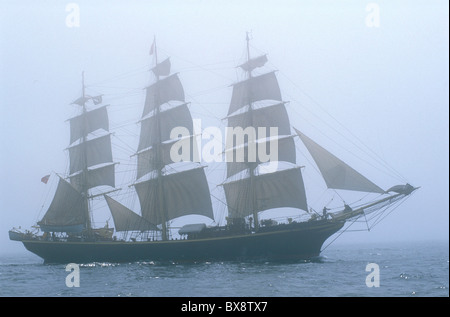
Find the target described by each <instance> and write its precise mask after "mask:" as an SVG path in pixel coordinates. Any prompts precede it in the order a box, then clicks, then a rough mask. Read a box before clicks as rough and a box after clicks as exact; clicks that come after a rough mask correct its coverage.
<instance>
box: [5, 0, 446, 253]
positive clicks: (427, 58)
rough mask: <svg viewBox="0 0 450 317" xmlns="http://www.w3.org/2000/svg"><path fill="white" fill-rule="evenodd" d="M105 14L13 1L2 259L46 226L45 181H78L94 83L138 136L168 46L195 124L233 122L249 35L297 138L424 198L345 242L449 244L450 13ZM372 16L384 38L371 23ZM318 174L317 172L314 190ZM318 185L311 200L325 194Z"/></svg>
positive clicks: (163, 5) (86, 5)
mask: <svg viewBox="0 0 450 317" xmlns="http://www.w3.org/2000/svg"><path fill="white" fill-rule="evenodd" d="M37 3H39V5H38V4H37ZM69 3H74V4H76V5H77V6H78V8H79V10H80V11H79V13H80V14H79V26H77V25H71V24H70V23H72V22H73V20H70V19H69V20H68V15H69V14H71V13H72V11H70V10H69V11H66V6H67V4H69ZM94 3H95V4H94ZM94 3H93V1H73V2H72V1H67V2H64V1H5V0H0V67H1V71H0V100H1V108H0V111H1V115H0V145H1V153H0V163H1V169H0V179H1V185H0V215H1V216H0V217H1V221H0V246H1V249H2V250H3V249H7V250H13V249H14V248H22V249H23V246H22V245H21V244H18V243H14V242H10V241H9V240H8V234H7V231H8V230H9V229H10V228H12V227H14V226H22V227H29V226H31V225H33V224H34V222H35V221H36V220H38V215H39V211H40V209H41V205H42V204H43V201H44V199H45V198H46V197H45V195H47V193H48V190H47V189H46V186H47V185H44V184H43V183H41V182H40V179H41V177H43V176H44V175H46V174H49V173H50V172H60V173H64V172H65V170H66V167H67V164H68V163H67V160H68V155H67V151H64V149H65V148H66V147H67V146H68V140H69V126H68V123H67V122H65V120H66V119H68V118H69V117H71V116H73V115H74V114H76V110H77V109H76V107H75V106H73V105H69V104H70V103H71V102H72V101H74V100H75V99H76V98H78V97H79V96H80V94H81V72H82V71H83V70H84V71H85V73H86V85H87V92H88V93H89V94H92V95H94V94H104V98H105V100H106V101H107V102H108V103H109V104H111V107H110V117H111V121H114V120H115V123H112V126H116V127H119V126H122V125H125V124H129V129H128V128H127V130H126V131H130V130H132V129H137V127H138V126H137V125H136V124H134V122H137V120H138V119H139V116H140V114H141V112H142V107H143V102H144V90H143V88H144V87H145V86H146V85H148V84H149V83H150V80H151V76H150V74H149V73H148V69H149V68H150V67H151V65H152V62H153V60H152V57H151V56H149V54H148V53H149V49H150V46H151V44H152V41H153V38H154V36H156V39H157V45H158V57H159V58H160V59H161V60H162V59H163V58H165V57H169V56H170V57H171V62H172V70H173V71H174V72H180V79H181V81H182V83H183V86H184V89H185V91H186V99H187V100H188V101H190V102H191V105H190V110H191V112H192V116H193V117H194V118H201V119H202V123H203V124H204V125H205V126H207V125H217V124H223V122H222V121H221V120H220V119H222V118H224V117H225V116H226V113H227V110H228V109H227V108H228V102H229V100H230V98H231V88H230V87H229V85H230V84H232V83H233V82H236V81H237V80H239V79H240V78H242V77H241V75H240V73H239V72H238V70H237V69H236V68H235V66H237V65H239V64H240V63H242V62H243V61H244V59H245V52H246V51H245V34H246V32H247V31H249V32H251V33H250V37H251V39H252V40H251V52H252V54H254V55H255V56H256V55H258V54H263V53H267V54H268V58H269V65H268V67H270V68H271V69H276V70H278V71H277V77H278V79H279V83H280V87H281V92H282V96H283V100H287V101H289V104H288V105H287V110H288V113H289V115H290V120H291V125H293V126H295V127H296V128H299V129H300V130H302V131H303V132H304V133H305V134H307V135H308V136H310V137H314V138H315V140H316V141H317V142H319V143H320V144H321V145H323V146H324V147H328V148H329V149H330V150H333V152H334V153H335V154H337V155H338V156H339V157H340V158H342V159H343V160H344V161H346V162H349V163H352V164H353V163H354V164H355V165H354V167H355V168H357V169H358V170H359V171H360V172H363V174H364V175H366V176H367V177H368V178H370V179H371V180H373V181H374V182H375V183H377V184H378V185H379V186H380V187H382V188H384V189H387V188H389V187H391V186H393V185H396V184H399V183H404V181H408V182H409V183H411V184H412V185H414V186H421V189H420V190H419V191H418V192H417V193H415V194H414V195H413V196H412V197H411V198H410V199H409V200H407V201H406V202H405V203H404V204H402V205H401V206H400V207H399V208H397V209H396V210H395V211H394V212H393V213H392V214H391V215H389V217H387V218H386V219H385V220H384V221H383V222H382V223H380V224H379V225H378V226H377V227H376V228H374V230H373V231H371V232H370V233H367V232H354V233H348V234H347V235H343V236H342V239H341V238H340V239H341V240H342V241H355V240H357V241H362V242H364V241H370V242H378V241H383V242H386V241H390V240H395V241H397V240H423V239H446V240H448V234H449V232H448V227H449V217H448V215H449V194H448V192H449V176H448V175H449V168H448V166H449V121H448V120H449V119H448V116H449V108H448V104H449V89H448V86H449V73H448V69H449V62H448V61H449V40H448V36H449V13H448V1H444V0H443V1H425V0H424V1H391V0H390V1H361V0H355V1H343V0H337V1H336V0H334V1H331V0H330V1H297V0H296V1H286V0H278V1H275V0H274V1H269V0H260V1H256V0H255V1H233V0H231V1H230V0H228V1H225V0H214V1H200V0H186V1H181V0H180V1H163V0H161V1H159V0H155V1H94ZM125 3H126V4H125ZM370 3H372V4H375V7H376V8H378V9H379V25H378V24H377V25H373V24H372V25H371V24H370V23H371V22H372V23H373V21H374V20H371V19H368V15H369V14H371V13H373V11H371V10H369V11H367V10H366V8H367V5H368V4H370ZM369 7H370V8H373V6H369ZM68 21H69V22H68ZM368 21H369V22H368ZM370 21H371V22H370ZM120 131H121V130H120V129H119V130H118V132H117V134H118V135H117V136H118V137H120V136H121V135H120V134H121V133H120ZM337 131H341V133H342V134H340V133H338V132H337ZM349 131H350V132H349ZM325 135H328V136H330V137H331V139H330V138H327V137H325ZM128 136H129V135H128ZM125 137H127V136H125ZM331 140H332V141H331ZM349 140H354V142H356V143H358V144H361V143H360V141H362V142H363V144H364V146H367V147H369V148H370V149H371V150H373V151H374V152H376V153H377V155H378V156H379V157H381V158H382V160H384V161H386V162H388V164H389V166H390V167H391V168H392V169H394V170H395V171H396V172H392V170H390V171H387V172H386V173H384V172H382V171H380V170H379V169H378V168H373V167H374V166H373V165H372V164H366V163H367V162H368V161H370V160H371V159H373V158H371V157H369V156H370V155H367V154H368V153H372V152H369V151H367V150H365V151H360V150H361V147H363V146H361V145H360V146H359V148H355V144H352V143H350V142H349ZM130 142H131V141H130ZM135 142H137V141H135ZM337 143H342V144H343V145H344V146H345V147H346V148H347V151H344V150H342V148H340V147H337V146H336V144H337ZM131 147H132V148H133V147H134V148H135V145H131ZM359 152H361V153H359ZM120 155H122V154H120ZM365 155H366V156H365ZM361 157H362V158H363V161H362V163H361V162H360V161H358V160H356V158H361ZM301 159H302V158H301V157H298V160H300V161H299V162H298V163H299V164H300V165H304V164H305V163H306V162H302V161H301ZM374 164H376V163H374ZM396 174H400V175H401V177H399V176H396ZM313 176H314V174H313V173H311V174H308V172H307V168H306V170H305V183H306V186H307V187H306V190H307V193H308V190H309V189H308V188H309V187H308V182H309V181H310V178H312V177H313ZM218 182H219V181H218ZM319 182H320V181H319ZM319 184H320V183H319ZM314 186H315V185H311V190H310V191H311V195H312V196H311V197H312V198H311V199H310V200H309V202H310V203H314V201H315V199H316V198H317V197H318V196H320V195H319V194H320V192H318V193H317V194H315V193H314V190H315V189H314ZM314 195H316V196H314ZM318 208H319V206H318ZM42 215H43V214H42V213H41V214H40V216H41V217H42Z"/></svg>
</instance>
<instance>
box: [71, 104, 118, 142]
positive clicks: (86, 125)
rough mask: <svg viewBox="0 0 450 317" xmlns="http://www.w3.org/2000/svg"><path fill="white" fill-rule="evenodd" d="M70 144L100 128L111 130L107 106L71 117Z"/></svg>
mask: <svg viewBox="0 0 450 317" xmlns="http://www.w3.org/2000/svg"><path fill="white" fill-rule="evenodd" d="M69 122H70V144H72V143H73V142H75V141H76V140H78V139H80V138H83V137H86V136H87V135H88V134H89V133H90V132H93V131H95V130H98V129H103V130H105V131H109V121H108V112H107V111H106V106H102V107H100V108H97V109H94V110H91V111H87V112H86V113H83V114H81V115H79V116H76V117H73V118H71V119H69Z"/></svg>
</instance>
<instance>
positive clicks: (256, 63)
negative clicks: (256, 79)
mask: <svg viewBox="0 0 450 317" xmlns="http://www.w3.org/2000/svg"><path fill="white" fill-rule="evenodd" d="M266 63H267V55H261V56H258V57H255V58H252V59H250V60H248V61H247V62H245V63H244V64H241V65H239V67H240V68H242V69H243V70H245V71H247V72H251V71H252V70H254V69H255V68H258V67H263V66H264V65H265V64H266Z"/></svg>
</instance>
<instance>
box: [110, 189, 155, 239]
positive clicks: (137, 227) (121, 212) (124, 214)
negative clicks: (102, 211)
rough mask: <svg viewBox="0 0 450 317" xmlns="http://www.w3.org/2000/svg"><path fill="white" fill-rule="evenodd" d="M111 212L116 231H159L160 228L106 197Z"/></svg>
mask: <svg viewBox="0 0 450 317" xmlns="http://www.w3.org/2000/svg"><path fill="white" fill-rule="evenodd" d="M104 197H105V200H106V202H107V203H108V207H109V210H110V211H111V215H112V216H113V220H114V225H115V230H116V231H147V230H159V229H158V227H156V226H155V225H153V224H152V223H150V222H148V221H147V220H145V219H144V218H142V217H141V216H139V215H138V214H136V213H134V212H133V211H132V210H130V209H128V208H127V207H125V206H124V205H122V204H121V203H119V202H118V201H116V200H114V199H112V198H111V197H109V196H108V195H104Z"/></svg>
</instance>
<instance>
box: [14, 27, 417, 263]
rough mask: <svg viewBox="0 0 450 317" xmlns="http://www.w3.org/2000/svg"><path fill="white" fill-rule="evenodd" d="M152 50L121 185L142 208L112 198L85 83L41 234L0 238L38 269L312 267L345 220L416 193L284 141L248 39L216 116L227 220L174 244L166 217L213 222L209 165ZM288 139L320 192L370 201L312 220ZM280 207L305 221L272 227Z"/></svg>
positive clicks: (275, 102) (272, 77) (104, 137)
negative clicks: (160, 264)
mask: <svg viewBox="0 0 450 317" xmlns="http://www.w3.org/2000/svg"><path fill="white" fill-rule="evenodd" d="M154 51H155V56H156V58H155V66H154V67H153V68H152V69H151V71H152V73H153V75H154V78H155V80H154V82H153V83H152V84H151V85H150V86H148V87H147V88H146V89H145V93H146V95H145V103H144V107H143V111H142V115H141V117H140V118H139V125H140V134H139V137H138V138H139V140H138V145H137V148H136V150H135V151H134V153H132V155H131V156H132V157H133V158H135V162H136V163H135V171H136V174H135V179H134V181H133V182H132V183H131V184H129V186H127V187H128V189H129V190H132V191H133V192H134V193H135V195H136V196H137V198H138V201H139V205H140V212H136V211H133V210H132V209H131V208H128V207H126V206H125V205H124V204H123V203H121V202H120V201H119V200H120V199H118V197H119V198H120V196H117V197H115V196H114V195H115V193H116V192H117V191H119V190H121V189H120V188H116V185H115V172H116V171H115V165H116V164H117V162H115V161H114V160H113V155H112V149H111V136H112V134H111V132H109V118H108V111H107V105H102V96H101V95H100V96H95V97H92V96H89V95H86V94H85V85H84V75H83V83H82V88H83V89H82V96H81V97H80V98H78V99H77V100H75V101H74V102H73V104H76V105H78V106H79V107H80V114H79V115H78V116H75V117H73V118H71V119H69V124H70V142H69V147H68V148H67V150H68V153H69V158H70V162H69V163H70V164H69V173H68V174H67V175H66V176H65V177H64V176H61V175H59V174H58V175H57V179H58V185H57V189H56V191H55V195H54V197H53V200H52V202H51V203H50V205H49V207H48V209H47V211H46V213H45V214H44V216H43V217H42V218H41V219H40V220H39V221H38V222H37V228H38V230H39V232H30V231H26V232H22V231H20V230H18V229H12V230H10V232H9V235H10V239H11V240H17V241H21V242H22V243H23V244H24V246H25V247H26V248H27V249H28V250H29V251H31V252H33V253H35V254H37V255H38V256H40V257H42V258H43V259H44V260H45V262H62V263H68V262H77V263H80V262H91V261H111V262H123V261H136V260H162V261H164V260H171V261H204V260H205V261H211V260H239V259H264V260H280V259H295V260H298V259H311V258H312V257H315V256H318V255H319V254H320V252H321V251H322V250H323V245H324V242H325V241H326V240H327V239H328V238H329V237H331V236H332V235H334V234H335V233H336V232H338V231H340V230H342V229H343V228H344V226H345V224H346V223H352V222H354V221H355V220H357V219H359V218H364V219H367V217H369V216H370V215H377V216H378V215H379V214H380V213H383V212H385V211H386V210H387V209H388V208H390V207H392V206H394V205H395V204H396V203H397V202H400V201H402V200H404V199H405V198H407V197H409V196H410V194H411V193H412V192H413V191H414V190H415V189H416V188H415V187H413V186H411V185H409V184H406V185H395V186H393V187H391V188H390V189H388V190H386V191H385V190H383V189H382V188H380V187H379V186H377V185H376V184H375V183H373V182H372V181H370V180H369V179H368V178H366V177H365V176H363V175H362V174H360V173H359V172H358V171H356V170H355V169H354V168H352V167H351V166H349V165H348V164H346V163H345V162H344V161H343V160H341V159H340V158H338V157H337V156H335V155H334V154H332V153H330V152H329V151H328V150H326V149H325V148H323V147H322V146H320V145H319V144H318V143H316V142H315V141H314V140H313V139H311V138H309V137H308V136H306V135H305V134H304V133H302V132H301V131H300V130H298V129H296V128H293V131H294V133H292V131H291V124H290V119H289V115H288V112H287V109H286V107H285V105H286V103H287V102H286V101H283V98H282V94H281V90H280V86H279V84H278V80H277V76H276V72H275V71H269V72H265V73H262V74H261V73H259V72H258V74H255V73H256V70H257V69H258V70H259V69H260V68H264V66H265V65H266V63H267V62H268V58H267V55H266V54H264V55H260V56H256V57H252V56H250V48H249V39H248V36H247V60H246V61H245V62H244V63H243V64H241V65H239V68H240V69H241V70H242V71H243V73H244V74H245V79H244V80H242V81H239V82H237V83H234V84H232V93H231V100H230V103H229V107H228V111H227V113H226V114H227V117H226V119H227V124H228V127H227V133H228V134H227V136H228V139H227V146H226V149H225V151H224V152H223V153H222V154H223V156H224V157H225V158H226V177H225V179H224V180H223V182H222V183H221V184H220V186H221V188H222V189H223V192H224V196H225V199H223V200H222V201H223V202H224V203H225V204H226V207H227V217H226V224H222V225H220V224H216V225H213V226H211V225H209V226H208V225H207V224H205V223H188V224H186V225H184V226H183V227H181V228H178V229H179V230H177V232H176V233H175V234H176V235H177V237H175V238H174V237H173V235H174V233H173V232H174V231H175V230H176V228H171V221H172V220H173V219H177V218H179V217H182V216H190V215H200V216H203V217H207V218H210V219H211V221H214V212H213V207H212V202H211V196H212V195H211V193H210V188H209V182H208V179H207V175H206V174H205V169H206V168H207V166H205V165H202V164H201V163H200V162H198V160H197V159H196V158H195V152H196V151H197V150H198V144H197V138H196V134H195V129H194V124H193V119H192V116H191V112H190V110H189V107H188V102H186V100H185V92H184V88H183V85H182V83H181V80H180V78H179V76H178V73H171V62H170V59H169V58H167V59H165V60H163V61H162V62H158V58H157V53H156V45H155V46H154ZM224 110H226V109H224ZM176 129H178V130H176ZM174 131H178V132H180V131H181V132H182V133H178V132H176V133H174ZM297 140H301V142H302V143H303V144H304V146H305V148H306V150H307V151H308V152H309V154H310V155H311V157H312V158H313V161H314V163H315V167H317V168H318V170H319V171H320V174H321V175H322V177H323V180H324V181H325V183H326V186H327V187H328V188H329V189H331V190H334V191H336V190H346V191H354V192H364V193H375V194H377V195H379V196H378V198H376V199H374V200H371V201H369V202H366V203H358V205H353V208H352V207H350V206H349V205H347V204H346V203H344V202H343V206H342V208H338V209H337V210H335V211H333V212H329V209H328V208H326V207H324V208H323V211H322V212H316V211H315V209H314V208H313V207H312V206H310V205H309V204H308V200H307V184H305V182H304V179H303V173H302V168H303V166H300V165H297V157H296V141H297ZM274 151H275V152H274ZM268 152H270V154H271V155H268ZM272 154H274V155H273V156H272ZM174 158H175V159H174ZM99 186H101V188H105V186H106V187H110V189H109V190H107V191H106V192H101V193H99V194H95V195H94V194H93V193H92V191H91V189H93V188H97V187H99ZM98 197H103V198H104V200H105V202H106V204H107V206H108V208H109V210H110V212H111V216H112V218H113V221H114V225H115V227H114V228H110V227H109V225H108V224H107V225H106V226H105V227H103V228H94V226H93V225H92V210H91V209H92V208H91V206H92V203H91V200H92V199H93V198H98ZM113 197H114V198H113ZM283 208H294V209H296V210H300V211H302V212H303V213H304V215H305V216H306V217H305V218H304V219H302V220H293V219H292V218H289V217H285V218H284V220H281V221H280V220H278V219H282V218H283ZM267 210H275V211H276V213H277V216H276V217H275V218H276V219H277V220H275V219H261V213H262V212H263V211H267ZM319 210H320V209H319ZM218 223H219V221H218ZM40 232H42V234H41V233H40Z"/></svg>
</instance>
